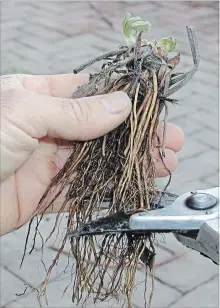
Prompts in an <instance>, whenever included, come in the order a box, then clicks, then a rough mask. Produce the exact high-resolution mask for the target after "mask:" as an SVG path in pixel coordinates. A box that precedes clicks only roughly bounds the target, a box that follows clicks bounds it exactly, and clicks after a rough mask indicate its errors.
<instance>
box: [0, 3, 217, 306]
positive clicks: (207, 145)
mask: <svg viewBox="0 0 220 308" xmlns="http://www.w3.org/2000/svg"><path fill="white" fill-rule="evenodd" d="M125 12H131V13H133V14H136V15H141V16H142V17H143V18H145V19H146V20H149V21H150V22H151V23H152V31H151V34H150V35H149V37H154V38H159V37H161V36H165V35H173V36H175V37H176V38H177V40H178V48H179V50H180V51H181V55H182V58H181V65H180V67H181V68H182V69H183V70H186V69H187V68H188V67H190V66H191V65H192V59H191V53H190V48H189V44H188V40H187V35H186V30H185V26H186V25H193V26H194V27H195V28H196V29H197V33H198V39H199V44H200V50H201V57H202V61H201V65H200V69H199V72H198V73H197V74H196V76H195V77H194V78H193V80H192V81H191V82H190V83H189V84H188V85H187V86H186V87H185V88H184V89H183V90H180V91H179V92H178V94H175V98H178V99H180V106H174V107H171V108H170V114H169V119H170V121H172V122H173V123H176V124H178V125H179V126H181V127H182V128H183V129H184V131H185V134H186V144H185V147H184V149H183V151H182V152H181V153H180V155H179V160H180V163H179V168H178V170H177V171H176V172H175V174H174V175H173V182H172V184H171V186H170V190H171V191H173V192H175V193H181V192H184V191H187V190H191V189H196V188H197V189H202V188H208V187H212V186H217V185H218V2H217V1H216V2H208V1H206V2H205V1H191V2H187V1H185V2H179V1H176V2H169V1H165V2H157V1H154V2H142V1H133V2H127V1H120V2H117V1H111V2H106V1H100V2H74V1H71V2H66V1H60V2H55V1H53V2H52V1H51V2H47V1H41V2H37V1H29V2H25V1H22V2H20V1H3V2H1V74H6V73H12V72H13V73H15V72H23V73H33V74H54V73H67V72H72V69H73V68H74V67H75V66H77V65H78V64H80V63H83V62H84V61H85V60H87V59H88V58H91V57H93V56H95V55H98V54H100V53H102V52H105V51H107V50H111V49H114V48H116V47H117V45H118V43H119V42H121V41H122V40H123V38H122V35H121V20H122V17H123V15H124V13H125ZM97 69H98V67H97V66H95V67H94V68H93V70H94V71H95V70H97ZM162 184H163V183H162V182H160V185H162ZM53 221H54V217H49V218H47V219H46V218H45V220H44V222H43V225H42V229H43V230H42V232H43V234H44V235H45V236H46V234H48V232H49V230H50V227H51V225H52V223H53ZM63 223H65V222H63ZM61 227H62V225H61ZM61 227H60V230H61ZM26 230H27V226H24V228H22V229H20V230H18V231H17V232H14V233H12V234H10V235H7V236H5V237H3V238H2V239H1V306H2V307H38V303H37V300H36V291H34V288H36V287H37V286H38V285H39V283H40V282H41V281H42V279H43V278H44V274H45V273H44V267H43V265H42V263H41V262H40V257H41V252H40V250H39V249H38V250H35V251H34V252H33V254H31V255H29V256H28V257H27V259H26V261H25V263H24V266H23V268H22V269H21V270H20V269H19V263H20V260H21V255H22V251H23V246H24V236H25V234H26ZM58 242H59V237H58V239H57V241H56V242H55V243H54V242H52V241H50V242H48V245H47V248H46V250H45V252H44V262H45V264H46V265H49V264H50V262H51V260H52V258H53V256H54V253H55V252H54V249H56V247H58V244H59V243H58ZM37 247H40V241H39V243H37ZM67 261H68V259H67V256H66V255H65V254H63V255H62V258H61V261H60V263H59V265H58V266H57V268H56V271H57V272H55V273H54V274H53V275H52V280H51V283H50V285H49V287H48V301H49V306H48V307H73V305H72V303H71V287H70V288H69V289H68V290H67V292H66V293H65V294H64V296H62V294H63V291H64V289H65V287H66V286H67V285H68V283H69V282H70V275H69V274H68V270H67V271H66V273H65V275H64V276H62V275H61V276H57V274H59V273H61V272H62V270H63V269H64V268H65V266H66V264H67ZM156 262H157V266H156V286H155V295H154V299H153V307H154V308H156V307H163V308H164V307H167V308H168V307H169V308H171V307H172V308H177V307H178V308H186V307H188V308H189V307H194V308H202V307H203V308H205V307H210V308H211V307H213V308H214V307H218V267H217V266H216V265H214V264H213V263H212V262H211V261H210V260H208V259H206V258H204V257H202V256H200V255H199V254H198V253H197V252H194V251H190V250H189V249H187V248H185V247H183V246H182V245H181V244H180V243H178V242H177V241H176V240H175V239H174V237H173V236H171V235H170V236H166V237H165V239H164V238H162V237H160V238H158V247H157V259H156ZM70 263H71V260H70ZM142 278H143V272H141V270H140V271H139V273H138V279H140V280H141V279H142ZM25 285H27V286H28V288H27V292H26V294H25V295H20V296H17V295H16V294H17V293H22V292H23V291H24V288H25ZM142 292H143V285H141V284H140V285H139V286H138V287H137V289H136V290H135V295H134V299H133V303H134V308H135V307H136V308H138V307H139V308H141V307H143V306H144V304H143V301H142ZM110 306H113V307H120V306H118V304H116V303H113V302H111V303H106V304H103V303H102V304H101V305H97V306H96V307H110ZM87 307H94V306H93V305H92V303H91V304H88V305H87Z"/></svg>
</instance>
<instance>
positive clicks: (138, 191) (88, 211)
mask: <svg viewBox="0 0 220 308" xmlns="http://www.w3.org/2000/svg"><path fill="white" fill-rule="evenodd" d="M129 18H131V17H130V16H129V15H127V16H126V18H125V20H124V33H125V36H126V31H125V30H126V29H127V30H128V29H130V28H131V27H132V23H130V24H128V23H129V21H130V20H131V19H129ZM133 21H134V22H135V20H133ZM126 22H127V24H126ZM138 22H139V24H138ZM144 23H145V22H143V21H141V20H140V19H139V18H137V19H136V24H135V23H133V25H139V27H140V31H138V29H139V28H138V27H136V28H135V27H133V29H131V30H135V35H136V36H135V41H134V42H133V44H131V45H130V46H121V47H120V48H119V49H118V50H116V51H113V52H109V53H107V54H105V55H102V56H100V57H98V58H96V59H94V60H92V61H88V62H87V63H85V64H84V65H82V66H80V67H79V68H76V69H75V70H74V72H75V73H78V72H80V71H81V70H83V69H84V68H86V67H88V66H90V65H92V64H93V63H95V62H97V61H101V60H104V61H105V63H104V64H103V65H102V68H101V70H100V72H99V73H96V74H91V75H90V80H89V83H88V84H86V85H83V86H80V87H78V89H77V90H76V92H74V93H73V98H80V97H84V96H92V95H102V94H106V93H111V92H114V91H124V92H125V93H127V94H128V95H129V97H130V98H131V100H132V111H131V113H130V116H129V118H127V120H126V121H125V122H124V123H122V124H121V125H120V126H119V127H118V128H116V129H114V130H113V131H112V132H110V133H108V134H107V135H105V136H103V137H100V138H97V139H95V140H92V141H86V142H72V144H73V146H74V151H73V152H72V154H71V155H70V157H69V158H68V160H67V162H66V164H65V165H64V167H63V168H62V170H60V172H59V173H58V174H57V176H56V177H55V178H54V179H53V181H52V183H51V185H50V187H48V190H47V191H46V192H45V194H44V196H43V197H42V199H41V201H40V203H39V207H38V209H37V213H36V214H38V213H42V212H45V211H46V210H47V209H48V208H49V207H51V206H53V202H54V201H55V200H56V199H57V198H58V197H59V196H60V194H61V193H62V191H63V190H64V189H65V188H68V189H67V193H66V196H65V202H64V203H63V205H62V207H61V208H60V210H59V213H58V214H57V219H56V223H55V225H54V228H53V230H51V235H52V233H53V232H54V230H55V228H56V227H57V223H58V220H59V216H60V215H61V213H62V211H63V210H64V209H66V208H68V212H69V216H68V223H67V230H66V235H67V234H69V233H70V232H72V230H73V229H74V228H80V227H81V226H83V225H84V224H85V223H87V222H89V221H91V220H92V219H94V215H95V213H96V212H99V211H101V209H102V203H103V201H104V200H106V199H108V200H110V205H109V209H108V211H107V213H106V215H109V214H113V213H119V212H121V213H123V214H124V215H131V214H132V213H135V212H138V211H148V210H151V209H152V207H153V206H154V199H155V192H156V186H155V177H156V174H155V159H154V150H155V148H156V147H158V146H160V145H159V144H158V138H157V126H158V122H159V116H160V114H161V112H162V110H163V108H165V125H164V139H163V144H162V151H161V157H162V158H163V157H164V155H165V152H164V144H165V135H166V131H165V130H166V119H167V112H168V105H169V104H170V103H175V102H176V101H175V100H174V99H171V98H170V96H171V95H172V94H173V93H175V92H176V91H177V90H178V89H180V88H181V87H182V86H183V85H185V84H186V83H187V81H188V80H189V79H190V78H191V77H192V75H193V74H194V73H195V71H196V70H197V68H198V63H199V55H198V46H197V40H196V35H195V30H194V29H193V28H190V27H187V33H188V37H189V42H190V46H191V50H192V56H193V61H194V67H193V69H192V70H191V71H189V72H186V73H174V72H173V70H174V69H175V68H176V66H177V65H178V63H179V61H180V55H179V54H175V55H174V56H173V57H170V56H169V52H170V51H172V50H173V49H174V48H175V41H174V39H173V38H171V37H169V38H166V39H162V40H160V41H159V42H156V41H155V42H145V41H144V40H143V39H142V35H143V31H144V30H146V29H145V28H144V25H145V27H146V26H149V24H148V23H145V24H144ZM129 26H130V28H129ZM126 27H127V28H126ZM127 38H128V39H129V35H127ZM131 38H133V37H131ZM119 103H120V102H119ZM97 121H98V119H97ZM54 188H56V191H57V193H56V195H55V196H54V198H53V199H52V200H50V202H49V203H48V202H47V200H48V199H47V197H48V194H49V192H51V191H53V189H54ZM40 220H41V218H39V219H38V222H37V226H36V230H37V228H38V225H39V223H40ZM66 241H67V236H64V238H63V243H62V245H61V247H60V249H59V251H58V253H57V256H56V257H55V259H54V260H53V262H52V264H51V266H50V268H49V269H48V271H47V277H46V279H45V281H44V282H43V283H42V290H41V293H40V294H41V295H42V294H44V292H45V290H46V285H47V283H48V281H49V278H50V274H51V271H52V269H53V267H54V266H55V265H56V262H57V260H58V259H59V256H60V253H61V252H62V250H63V248H64V246H65V243H66ZM70 242H71V250H72V254H73V256H74V258H75V260H76V272H75V281H74V283H73V301H76V302H77V304H79V303H84V302H85V301H86V300H87V299H88V297H90V296H93V298H94V302H96V301H99V300H101V301H104V300H106V299H107V298H109V297H115V298H118V297H119V296H122V295H123V296H124V298H125V299H126V303H127V307H129V308H130V307H132V300H131V296H132V290H133V288H134V283H135V275H136V272H137V266H138V263H139V262H140V260H141V261H142V263H144V264H145V265H146V270H147V269H149V268H150V269H152V267H153V259H154V247H153V235H152V234H149V233H148V234H145V235H143V234H142V235H136V234H132V233H129V234H128V233H126V232H125V233H116V234H107V235H104V236H85V237H81V238H71V239H70ZM91 260H93V262H91ZM109 269H111V274H109Z"/></svg>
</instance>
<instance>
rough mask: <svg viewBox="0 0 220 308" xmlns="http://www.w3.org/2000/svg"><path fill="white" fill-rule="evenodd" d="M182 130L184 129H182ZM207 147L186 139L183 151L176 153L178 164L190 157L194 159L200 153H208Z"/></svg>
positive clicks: (191, 139)
mask: <svg viewBox="0 0 220 308" xmlns="http://www.w3.org/2000/svg"><path fill="white" fill-rule="evenodd" d="M183 129H184V127H183ZM208 150H209V148H208V146H206V145H204V144H202V143H200V142H199V141H197V140H194V139H193V138H186V139H185V143H184V146H183V149H182V150H181V151H180V152H179V153H178V159H179V163H181V161H184V160H187V159H188V158H191V157H196V156H198V155H199V154H200V153H204V152H208Z"/></svg>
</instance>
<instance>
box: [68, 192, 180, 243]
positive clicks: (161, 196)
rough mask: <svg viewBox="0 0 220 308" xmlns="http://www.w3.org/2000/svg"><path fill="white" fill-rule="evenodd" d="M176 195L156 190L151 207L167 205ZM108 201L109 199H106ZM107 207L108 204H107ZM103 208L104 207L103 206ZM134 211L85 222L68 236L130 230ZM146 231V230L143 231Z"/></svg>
mask: <svg viewBox="0 0 220 308" xmlns="http://www.w3.org/2000/svg"><path fill="white" fill-rule="evenodd" d="M177 197H178V196H177V195H174V194H171V193H164V192H160V191H158V192H157V194H156V197H155V200H154V204H153V206H152V208H154V209H158V208H163V207H167V206H169V205H170V204H172V203H173V202H174V201H175V200H176V198H177ZM108 203H109V201H108ZM108 207H109V204H108ZM103 208H106V207H104V206H103ZM133 213H134V212H133V211H131V212H129V213H126V214H125V213H123V212H118V213H115V214H112V215H108V216H106V217H101V218H98V219H96V220H92V221H91V222H89V223H87V224H85V225H84V226H83V227H82V228H80V229H76V230H74V231H73V232H71V233H70V234H68V236H69V237H81V236H86V235H99V234H116V233H121V232H132V233H135V231H134V230H131V229H130V228H129V219H130V216H131V215H132V214H133ZM145 233H146V231H145Z"/></svg>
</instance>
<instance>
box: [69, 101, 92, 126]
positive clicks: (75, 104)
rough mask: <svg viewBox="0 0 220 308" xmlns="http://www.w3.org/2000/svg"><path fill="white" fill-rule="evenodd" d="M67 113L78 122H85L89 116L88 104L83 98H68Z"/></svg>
mask: <svg viewBox="0 0 220 308" xmlns="http://www.w3.org/2000/svg"><path fill="white" fill-rule="evenodd" d="M68 109H69V115H70V116H71V118H72V119H74V121H77V122H78V123H79V124H87V123H88V122H89V118H90V108H89V104H88V102H87V101H86V100H85V99H75V100H70V104H69V108H68Z"/></svg>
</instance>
